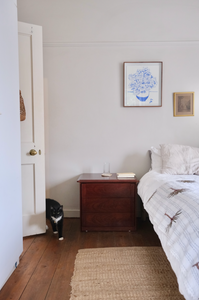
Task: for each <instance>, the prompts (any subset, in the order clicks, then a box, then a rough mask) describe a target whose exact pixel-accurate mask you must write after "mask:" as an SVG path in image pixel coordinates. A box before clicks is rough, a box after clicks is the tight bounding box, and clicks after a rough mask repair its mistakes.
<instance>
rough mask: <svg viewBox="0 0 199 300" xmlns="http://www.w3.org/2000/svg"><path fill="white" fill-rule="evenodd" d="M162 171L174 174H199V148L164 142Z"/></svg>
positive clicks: (162, 146) (162, 147)
mask: <svg viewBox="0 0 199 300" xmlns="http://www.w3.org/2000/svg"><path fill="white" fill-rule="evenodd" d="M160 147H161V157H162V173H166V174H172V175H176V174H178V175H185V174H197V175H199V148H194V147H190V146H184V145H175V144H173V145H172V144H162V145H160Z"/></svg>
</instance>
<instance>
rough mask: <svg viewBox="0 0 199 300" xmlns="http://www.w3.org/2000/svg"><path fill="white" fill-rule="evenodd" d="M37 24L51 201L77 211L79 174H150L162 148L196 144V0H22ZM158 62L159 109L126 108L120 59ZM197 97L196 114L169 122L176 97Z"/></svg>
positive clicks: (21, 10)
mask: <svg viewBox="0 0 199 300" xmlns="http://www.w3.org/2000/svg"><path fill="white" fill-rule="evenodd" d="M18 17H19V20H20V21H23V22H29V23H34V24H38V25H41V26H43V39H44V76H45V118H46V187H47V196H49V197H52V198H54V199H57V200H58V201H60V202H61V203H63V204H64V209H65V211H66V216H70V215H73V216H75V215H77V214H78V211H79V186H78V184H77V182H76V181H77V178H78V176H79V174H81V173H83V172H99V173H101V172H102V168H103V162H104V161H105V160H108V161H110V165H111V172H122V171H133V172H135V173H136V174H137V176H138V178H140V177H141V176H142V175H143V174H144V173H145V172H146V171H147V170H148V169H149V157H148V149H149V148H150V146H152V145H153V146H155V145H158V144H159V143H181V144H189V145H191V146H199V141H198V133H199V129H198V128H199V100H198V99H199V84H198V83H199V72H198V66H199V55H198V54H199V39H198V28H199V2H198V0H175V1H173V0H161V1H160V0H139V1H138V0H122V1H121V0H101V1H93V0H84V1H82V0H75V1H69V0H65V1H62V0H58V1H53V0H49V1H44V0H41V1H33V0H18ZM125 61H162V62H163V106H162V107H161V108H157V107H155V108H152V107H150V108H130V107H128V108H126V107H123V62H125ZM185 91H194V92H195V116H194V117H181V118H176V117H173V93H174V92H185Z"/></svg>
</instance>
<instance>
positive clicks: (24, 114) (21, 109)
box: [19, 90, 26, 121]
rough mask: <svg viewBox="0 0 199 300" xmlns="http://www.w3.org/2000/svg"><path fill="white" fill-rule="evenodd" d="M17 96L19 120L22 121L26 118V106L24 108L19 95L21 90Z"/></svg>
mask: <svg viewBox="0 0 199 300" xmlns="http://www.w3.org/2000/svg"><path fill="white" fill-rule="evenodd" d="M19 96H20V121H24V120H25V119H26V108H25V104H24V100H23V97H22V95H21V90H20V91H19Z"/></svg>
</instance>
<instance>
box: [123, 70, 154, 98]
mask: <svg viewBox="0 0 199 300" xmlns="http://www.w3.org/2000/svg"><path fill="white" fill-rule="evenodd" d="M128 80H129V85H128V86H129V88H130V90H131V91H132V92H133V94H134V95H136V97H137V99H138V100H140V101H146V100H147V99H148V97H149V93H150V90H151V89H152V88H153V87H155V86H156V85H157V79H156V78H155V77H153V75H151V72H150V70H149V68H143V69H138V70H137V72H136V73H135V74H129V76H128Z"/></svg>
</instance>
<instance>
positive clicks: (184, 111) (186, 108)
mask: <svg viewBox="0 0 199 300" xmlns="http://www.w3.org/2000/svg"><path fill="white" fill-rule="evenodd" d="M173 114H174V117H188V116H194V92H185V93H173Z"/></svg>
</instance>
